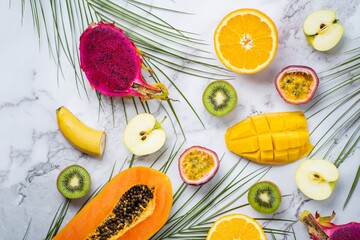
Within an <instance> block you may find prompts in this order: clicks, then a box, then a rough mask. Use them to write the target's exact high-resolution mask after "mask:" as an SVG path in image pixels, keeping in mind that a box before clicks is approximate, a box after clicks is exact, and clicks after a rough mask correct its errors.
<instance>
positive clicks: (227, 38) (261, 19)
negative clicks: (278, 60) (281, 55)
mask: <svg viewBox="0 0 360 240" xmlns="http://www.w3.org/2000/svg"><path fill="white" fill-rule="evenodd" d="M214 46H215V51H216V54H217V56H218V58H219V60H220V61H221V62H222V63H223V64H224V65H225V66H226V67H228V68H229V69H230V70H232V71H234V72H237V73H246V74H252V73H256V72H259V71H260V70H262V69H264V68H265V67H267V66H268V65H269V64H270V63H271V61H272V60H273V59H274V57H275V54H276V50H277V46H278V33H277V29H276V26H275V24H274V22H273V21H272V20H271V19H270V18H269V17H268V16H267V15H265V14H264V13H263V12H260V11H259V10H256V9H249V8H243V9H238V10H235V11H233V12H231V13H229V14H228V15H226V16H225V17H224V18H223V19H222V20H221V22H220V23H219V25H218V26H217V28H216V30H215V33H214Z"/></svg>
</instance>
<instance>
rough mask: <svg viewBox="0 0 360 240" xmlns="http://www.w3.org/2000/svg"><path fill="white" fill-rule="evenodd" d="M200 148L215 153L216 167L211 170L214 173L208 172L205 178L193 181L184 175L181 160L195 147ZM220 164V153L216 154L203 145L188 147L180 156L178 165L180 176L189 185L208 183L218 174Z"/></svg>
mask: <svg viewBox="0 0 360 240" xmlns="http://www.w3.org/2000/svg"><path fill="white" fill-rule="evenodd" d="M196 148H197V149H199V150H201V151H204V152H206V153H207V154H210V155H213V156H214V168H213V169H212V170H211V171H212V173H211V174H207V175H206V176H205V177H204V178H202V179H200V180H198V181H192V180H189V179H186V178H185V176H184V175H183V172H182V168H181V164H180V162H181V160H182V159H183V158H184V157H185V156H186V155H187V154H188V153H189V152H190V151H192V150H194V149H196ZM219 166H220V161H219V157H218V155H217V154H216V152H214V151H212V150H210V149H207V148H204V147H201V146H192V147H190V148H188V149H186V150H185V151H184V152H183V153H182V154H181V155H180V157H179V161H178V167H179V172H180V177H181V179H182V180H183V181H184V182H185V183H187V184H189V185H196V186H197V185H202V184H204V183H207V182H208V181H210V180H211V179H212V178H213V177H214V176H215V174H216V172H217V171H218V169H219Z"/></svg>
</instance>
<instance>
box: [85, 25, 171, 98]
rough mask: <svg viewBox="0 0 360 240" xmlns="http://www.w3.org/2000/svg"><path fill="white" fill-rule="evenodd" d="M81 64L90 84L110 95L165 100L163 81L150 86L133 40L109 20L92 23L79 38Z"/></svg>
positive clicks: (165, 93)
mask: <svg viewBox="0 0 360 240" xmlns="http://www.w3.org/2000/svg"><path fill="white" fill-rule="evenodd" d="M79 48H80V67H81V69H82V70H83V71H84V73H85V75H86V77H87V79H88V80H89V82H90V85H91V86H92V87H93V88H95V89H96V90H97V91H99V92H100V93H102V94H104V95H106V96H111V97H128V96H137V97H140V98H141V100H149V99H153V98H158V99H162V100H167V99H168V98H167V90H166V88H165V86H164V85H163V84H159V83H158V84H154V85H150V84H148V83H146V82H145V81H144V79H143V77H142V74H141V67H142V59H141V57H140V54H139V51H138V49H137V48H136V47H135V45H134V43H133V42H132V41H131V40H130V39H129V38H128V37H127V36H126V35H125V34H124V32H123V31H122V29H120V28H118V27H116V26H115V24H112V23H104V22H102V21H101V22H99V23H97V24H96V23H91V24H90V26H89V27H88V28H87V29H86V30H85V31H84V32H83V33H82V35H81V37H80V47H79Z"/></svg>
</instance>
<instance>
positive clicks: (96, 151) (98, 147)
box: [56, 106, 106, 157]
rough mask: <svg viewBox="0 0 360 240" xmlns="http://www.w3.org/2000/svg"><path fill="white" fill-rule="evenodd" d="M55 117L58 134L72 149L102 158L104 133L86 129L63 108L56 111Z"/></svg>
mask: <svg viewBox="0 0 360 240" xmlns="http://www.w3.org/2000/svg"><path fill="white" fill-rule="evenodd" d="M56 116H57V123H58V126H59V129H60V132H61V133H62V134H63V135H64V137H65V138H66V139H67V140H68V141H69V142H70V143H71V144H72V145H73V146H74V147H76V148H77V149H78V150H80V151H81V152H84V153H86V154H89V155H93V156H96V157H101V156H102V154H103V152H104V149H105V139H106V135H105V132H104V131H100V130H96V129H93V128H90V127H88V126H87V125H85V124H84V123H83V122H81V121H80V120H79V119H78V118H77V117H76V116H75V115H74V114H73V113H72V112H70V111H69V110H68V109H67V108H66V107H64V106H62V107H60V108H58V109H57V110H56Z"/></svg>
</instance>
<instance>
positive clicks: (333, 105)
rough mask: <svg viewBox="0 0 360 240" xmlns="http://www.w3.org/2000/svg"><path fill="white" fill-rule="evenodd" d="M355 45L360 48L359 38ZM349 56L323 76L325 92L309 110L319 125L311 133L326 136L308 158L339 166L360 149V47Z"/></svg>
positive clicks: (350, 191)
mask: <svg viewBox="0 0 360 240" xmlns="http://www.w3.org/2000/svg"><path fill="white" fill-rule="evenodd" d="M354 44H355V45H358V44H359V39H356V40H354ZM346 56H347V58H346V59H345V60H343V61H342V62H340V63H339V64H338V65H337V66H335V67H333V68H331V69H329V70H327V71H325V72H324V73H323V76H322V77H321V84H320V87H319V89H320V90H322V92H321V93H320V94H318V95H317V96H316V97H315V98H314V100H313V104H312V105H311V106H310V107H309V109H308V110H307V113H308V119H314V121H318V122H319V123H318V124H317V125H316V126H315V128H314V130H313V131H312V133H311V134H313V133H317V135H319V136H322V137H320V139H319V140H318V142H317V143H316V144H315V148H314V149H313V151H312V152H311V153H310V154H309V156H308V157H310V158H311V157H314V156H321V157H322V158H333V159H334V164H335V165H336V166H337V167H340V165H341V164H342V163H343V162H344V160H345V159H347V158H348V157H350V156H351V155H352V154H353V153H354V152H355V151H356V149H357V148H359V146H360V47H354V48H353V49H351V50H350V51H348V52H347V53H346ZM315 106H316V108H315ZM325 126H327V127H325ZM359 169H360V165H359ZM359 172H360V170H358V172H357V173H356V175H355V176H354V181H353V184H352V186H351V189H350V190H349V193H348V196H347V198H346V200H345V203H344V206H343V207H344V208H345V207H346V205H347V203H348V202H349V200H350V198H351V196H352V194H353V192H354V190H355V187H356V185H357V182H358V180H359V175H360V174H359Z"/></svg>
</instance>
